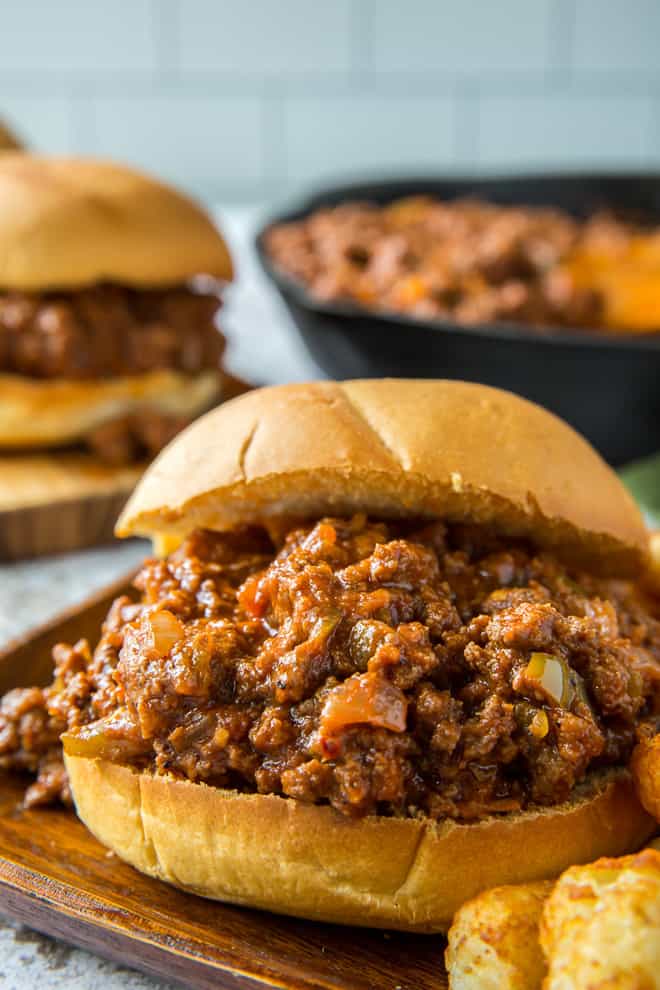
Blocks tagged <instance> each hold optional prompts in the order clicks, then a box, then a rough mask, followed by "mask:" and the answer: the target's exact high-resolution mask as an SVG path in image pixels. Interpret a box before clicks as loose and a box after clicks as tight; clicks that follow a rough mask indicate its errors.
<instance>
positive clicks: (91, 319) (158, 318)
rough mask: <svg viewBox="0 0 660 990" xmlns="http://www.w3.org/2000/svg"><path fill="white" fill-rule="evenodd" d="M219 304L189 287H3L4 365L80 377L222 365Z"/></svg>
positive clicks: (39, 374)
mask: <svg viewBox="0 0 660 990" xmlns="http://www.w3.org/2000/svg"><path fill="white" fill-rule="evenodd" d="M219 306H220V300H219V298H218V297H217V296H216V295H213V294H205V293H199V292H193V291H192V290H190V289H188V288H186V287H185V286H177V287H175V288H169V289H131V288H127V287H126V286H120V285H110V284H108V285H95V286H92V287H90V288H85V289H80V290H78V291H77V292H46V293H26V292H4V293H0V372H9V373H13V374H18V375H26V376H29V377H31V378H67V379H81V378H116V377H118V376H122V375H139V374H143V373H145V372H147V371H154V370H156V369H162V368H172V369H174V370H177V371H182V372H185V373H187V374H197V373H199V372H200V371H203V370H205V369H207V368H218V367H219V365H220V359H221V357H222V353H223V350H224V339H223V337H222V335H221V334H220V333H219V331H218V329H217V327H216V325H215V322H214V321H215V316H216V313H217V311H218V308H219Z"/></svg>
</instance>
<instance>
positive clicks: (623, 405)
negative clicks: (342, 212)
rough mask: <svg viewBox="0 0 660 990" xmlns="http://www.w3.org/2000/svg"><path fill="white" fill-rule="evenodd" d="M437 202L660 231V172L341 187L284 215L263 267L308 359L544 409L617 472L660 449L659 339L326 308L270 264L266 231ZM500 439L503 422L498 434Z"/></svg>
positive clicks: (357, 374) (350, 372) (349, 306)
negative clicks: (495, 390)
mask: <svg viewBox="0 0 660 990" xmlns="http://www.w3.org/2000/svg"><path fill="white" fill-rule="evenodd" d="M423 193H428V194H430V195H433V196H437V197H439V198H440V199H455V198H457V197H461V196H467V195H473V196H478V197H481V198H483V199H486V200H490V201H492V202H495V203H502V204H514V205H520V204H525V205H546V206H557V207H561V208H563V209H565V210H567V211H569V212H570V213H572V214H574V215H577V216H581V215H586V214H588V213H590V212H592V211H594V210H596V209H599V208H601V207H603V206H605V207H612V208H614V209H615V210H617V211H623V212H624V213H626V214H631V215H634V216H642V217H644V218H648V219H650V220H658V221H660V174H657V175H650V174H648V173H645V174H625V175H607V174H589V175H587V174H566V175H556V176H534V177H531V176H530V177H507V178H488V179H483V178H482V179H446V180H445V179H423V178H418V179H414V180H404V181H393V182H377V183H364V184H361V185H346V186H341V187H337V188H334V189H330V190H328V191H326V192H323V193H320V194H318V195H316V196H313V197H312V198H311V199H308V200H307V201H306V202H304V203H303V204H302V205H301V206H300V207H299V208H297V209H294V210H291V211H289V212H287V213H285V214H283V215H281V216H277V217H274V218H273V219H272V220H271V221H270V222H269V223H268V224H267V225H266V227H264V228H263V229H262V230H261V232H260V233H259V235H258V236H257V241H256V246H257V252H258V255H259V258H260V261H261V264H262V266H263V268H264V270H265V272H266V273H267V275H268V276H269V277H270V279H271V280H272V281H273V282H274V283H275V285H276V287H277V289H278V290H279V292H280V294H281V296H282V298H283V299H284V301H285V303H286V305H287V306H288V309H289V312H290V313H291V316H292V317H293V321H294V323H295V325H296V326H297V328H298V330H299V332H300V334H301V336H302V338H303V340H304V342H305V344H306V346H307V348H308V350H309V351H310V353H311V355H312V357H313V358H314V359H315V360H316V362H317V363H318V364H319V365H320V366H321V367H322V368H323V369H324V371H326V372H327V373H328V374H329V375H331V376H332V377H333V378H338V379H342V378H362V377H381V376H383V375H393V376H397V377H424V378H462V379H467V380H471V381H478V382H484V383H486V384H489V385H497V386H499V387H501V388H507V389H510V390H512V391H514V392H518V393H519V394H520V395H524V396H526V397H527V398H529V399H533V400H534V401H535V402H539V403H541V404H542V405H544V406H546V407H547V408H548V409H551V410H553V411H554V412H556V413H557V414H558V415H560V416H562V417H563V418H564V419H567V420H568V421H569V422H570V423H572V424H573V426H575V427H576V428H577V429H578V430H580V431H581V432H582V433H584V434H585V435H586V436H587V437H588V438H589V439H590V440H591V442H592V443H593V444H594V445H595V446H596V447H597V448H598V449H599V450H600V452H601V453H602V454H603V455H604V456H605V457H606V458H607V459H608V460H609V461H610V462H611V463H613V464H620V463H623V462H624V461H627V460H632V459H634V458H638V457H644V456H646V455H647V454H651V453H654V452H656V451H658V450H660V334H658V335H657V336H656V335H653V336H638V337H635V336H632V335H631V336H625V337H624V336H616V335H614V334H607V333H603V332H597V331H594V332H591V331H588V332H584V331H580V330H576V331H574V332H573V331H567V330H559V331H553V332H544V333H542V334H541V333H538V332H537V331H535V330H534V329H533V328H531V327H526V326H521V325H519V324H518V325H512V324H508V325H507V324H477V325H475V326H470V327H465V326H461V325H459V324H456V323H452V322H450V321H446V320H424V321H422V320H419V319H416V318H414V317H410V316H405V315H403V314H398V313H395V314H385V313H373V312H370V311H369V310H367V309H362V308H360V307H359V306H357V305H355V304H353V303H338V302H330V303H325V302H319V301H318V300H316V299H314V298H313V297H312V296H311V295H310V294H309V293H308V292H307V291H306V290H305V288H304V287H303V286H302V285H301V284H300V283H298V282H296V281H295V280H293V279H291V278H289V277H287V276H285V275H283V274H282V273H281V272H279V271H278V270H277V269H276V268H275V267H274V265H273V264H272V263H271V262H270V260H269V258H268V255H267V253H266V250H265V247H264V234H265V231H266V230H267V229H268V227H270V226H271V225H272V224H274V223H278V222H281V221H285V220H293V219H298V218H300V217H303V216H305V215H306V214H308V213H310V212H312V211H313V210H315V209H317V208H318V207H320V206H331V205H335V204H337V203H341V202H345V201H347V200H371V201H372V202H375V203H387V202H390V201H391V200H394V199H397V198H399V197H401V196H410V195H418V194H423ZM493 430H494V433H493V436H494V438H495V439H496V438H497V424H496V423H494V424H493Z"/></svg>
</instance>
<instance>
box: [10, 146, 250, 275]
mask: <svg viewBox="0 0 660 990" xmlns="http://www.w3.org/2000/svg"><path fill="white" fill-rule="evenodd" d="M198 275H208V276H212V277H213V278H217V279H222V280H228V279H231V277H232V264H231V259H230V256H229V252H228V250H227V247H226V245H225V242H224V241H223V239H222V237H221V236H220V234H219V233H218V231H217V230H216V228H215V227H214V225H213V223H212V222H211V220H210V219H209V217H208V216H207V215H206V213H204V211H203V210H202V209H201V208H200V207H199V206H197V205H196V204H195V203H194V202H193V201H192V200H190V199H188V197H186V196H184V195H183V194H182V193H180V192H177V191H176V190H174V189H172V188H171V187H170V186H167V185H164V184H162V183H160V182H156V181H155V180H154V179H152V178H150V177H149V176H147V175H144V174H142V173H141V172H138V171H135V170H134V169H132V168H128V167H127V166H125V165H118V164H115V163H113V162H108V161H100V160H94V159H82V158H51V157H45V156H33V155H27V154H22V153H20V152H9V153H7V154H3V155H2V156H0V291H2V290H12V289H13V290H17V291H26V292H42V291H46V290H49V289H78V288H81V287H83V286H88V285H93V284H95V283H98V282H117V283H120V284H122V285H126V286H133V287H136V288H155V287H159V286H167V285H175V284H179V283H182V282H187V281H188V280H189V279H191V278H193V277H195V276H198Z"/></svg>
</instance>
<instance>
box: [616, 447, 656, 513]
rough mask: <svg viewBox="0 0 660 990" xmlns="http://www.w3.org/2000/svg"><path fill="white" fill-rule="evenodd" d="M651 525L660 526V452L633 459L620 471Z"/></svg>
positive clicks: (622, 478) (625, 483)
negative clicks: (643, 458) (638, 459)
mask: <svg viewBox="0 0 660 990" xmlns="http://www.w3.org/2000/svg"><path fill="white" fill-rule="evenodd" d="M619 475H620V477H621V480H622V481H623V483H624V485H625V486H626V488H627V489H628V490H629V492H630V493H631V494H632V496H633V498H634V499H635V500H636V501H637V503H638V504H639V506H640V507H641V509H642V511H643V512H644V513H645V515H646V517H647V521H648V523H649V525H650V526H654V527H658V528H660V454H656V455H655V456H654V457H647V458H646V459H645V460H643V461H633V463H632V464H629V465H628V466H627V467H625V468H623V470H622V471H620V472H619Z"/></svg>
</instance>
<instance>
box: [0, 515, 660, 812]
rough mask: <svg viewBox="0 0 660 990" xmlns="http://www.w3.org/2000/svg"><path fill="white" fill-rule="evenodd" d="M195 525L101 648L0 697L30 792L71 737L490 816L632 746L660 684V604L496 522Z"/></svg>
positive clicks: (364, 799) (109, 627) (81, 748)
mask: <svg viewBox="0 0 660 990" xmlns="http://www.w3.org/2000/svg"><path fill="white" fill-rule="evenodd" d="M277 542H278V546H279V549H276V548H275V547H274V546H273V544H271V542H270V540H269V538H267V537H266V536H265V535H264V534H263V533H262V532H260V531H256V530H255V531H244V532H241V533H236V534H233V535H219V534H216V533H211V532H208V531H197V532H195V533H193V534H192V535H191V536H190V538H189V539H187V540H186V542H185V543H184V544H183V545H182V546H181V547H180V548H179V549H178V550H177V551H176V552H174V553H173V554H171V555H170V557H169V558H168V559H166V560H163V561H150V562H147V563H146V564H145V566H144V568H143V569H142V571H141V573H140V574H139V576H138V577H137V579H136V581H135V586H136V588H137V590H138V593H139V600H138V601H137V602H134V601H132V600H131V599H130V598H128V597H124V598H119V599H118V600H117V601H115V603H114V605H113V606H112V608H111V610H110V613H109V615H108V617H107V620H106V622H105V625H104V628H103V634H102V637H101V640H100V643H99V645H98V646H97V648H96V650H95V651H94V652H93V653H92V652H91V650H90V647H89V645H88V644H87V642H85V641H81V642H79V643H76V644H75V645H74V646H65V645H60V646H58V647H56V649H55V651H54V658H55V679H54V682H53V684H52V685H51V686H50V687H48V688H46V689H45V690H40V689H36V688H32V689H17V690H14V691H11V692H10V693H9V694H7V695H6V696H5V698H4V700H3V701H2V707H1V715H0V754H2V755H1V763H2V765H3V766H4V767H6V768H18V769H25V770H29V771H32V772H36V773H37V780H36V783H34V784H33V785H32V786H31V788H30V790H29V791H28V795H27V801H28V803H37V802H45V801H48V800H51V799H54V798H57V797H61V798H62V799H64V800H65V801H66V800H69V793H68V790H67V784H66V776H65V773H64V771H63V768H62V765H61V763H60V762H59V759H58V748H57V747H58V738H59V736H60V734H61V733H63V732H68V734H69V736H68V747H69V749H70V751H71V752H72V753H75V754H79V755H83V756H90V757H96V756H98V757H103V758H106V759H109V760H112V761H115V762H119V763H122V764H126V765H129V766H133V767H136V768H139V769H143V768H144V769H150V770H152V771H154V772H156V773H168V774H173V775H174V776H176V777H181V778H187V779H189V780H192V781H206V782H207V783H209V784H212V785H217V786H219V787H230V788H237V789H239V790H242V791H247V792H259V793H272V794H283V795H286V796H287V797H289V798H293V799H295V800H298V801H304V802H317V803H318V802H321V803H329V804H331V805H332V806H333V807H335V808H337V809H338V810H339V811H340V812H342V813H343V814H346V815H352V816H361V815H366V814H374V813H377V814H382V815H415V814H424V815H428V816H430V817H432V818H444V817H451V818H458V819H464V820H473V819H478V818H480V817H482V816H485V815H489V814H492V813H497V812H509V811H515V810H517V809H519V808H524V807H526V806H528V805H529V804H538V805H548V804H554V803H557V802H561V801H563V800H564V799H566V798H567V797H568V796H569V795H570V793H571V790H572V789H573V787H575V785H576V784H577V783H578V782H579V781H581V780H583V779H584V777H585V775H586V774H587V772H588V771H589V770H591V769H596V768H599V767H606V766H611V765H620V764H625V763H626V762H627V759H628V757H629V755H630V752H631V749H632V747H633V745H634V743H635V741H636V739H637V738H638V736H639V735H640V734H642V733H645V732H652V731H653V728H654V719H655V717H656V716H657V713H658V710H659V703H660V621H659V617H660V606H659V604H658V602H656V601H653V600H651V599H649V598H647V597H646V595H645V593H644V592H643V591H642V590H641V589H640V588H639V587H637V586H635V585H634V584H633V583H631V582H626V581H613V580H603V579H596V578H594V577H592V576H590V575H588V574H585V573H577V572H573V571H569V570H567V569H566V568H565V567H564V566H563V565H562V564H560V563H559V562H558V560H557V559H556V558H555V557H554V556H553V555H552V554H550V553H538V552H535V551H534V550H533V549H532V548H531V547H530V546H527V545H525V544H523V543H514V542H512V541H511V540H503V539H498V538H497V537H496V536H494V535H493V533H492V532H491V531H489V530H488V529H487V528H484V527H465V526H446V525H444V524H442V523H440V522H437V523H434V524H432V525H428V526H425V527H424V528H415V527H412V526H411V525H404V524H391V523H383V522H377V521H372V520H368V519H366V518H365V517H364V516H356V517H354V518H353V519H323V520H321V521H319V522H317V523H316V524H306V525H303V526H300V527H299V528H293V529H291V530H290V531H289V532H288V533H287V534H286V536H285V537H284V538H283V539H282V540H278V541H277Z"/></svg>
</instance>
